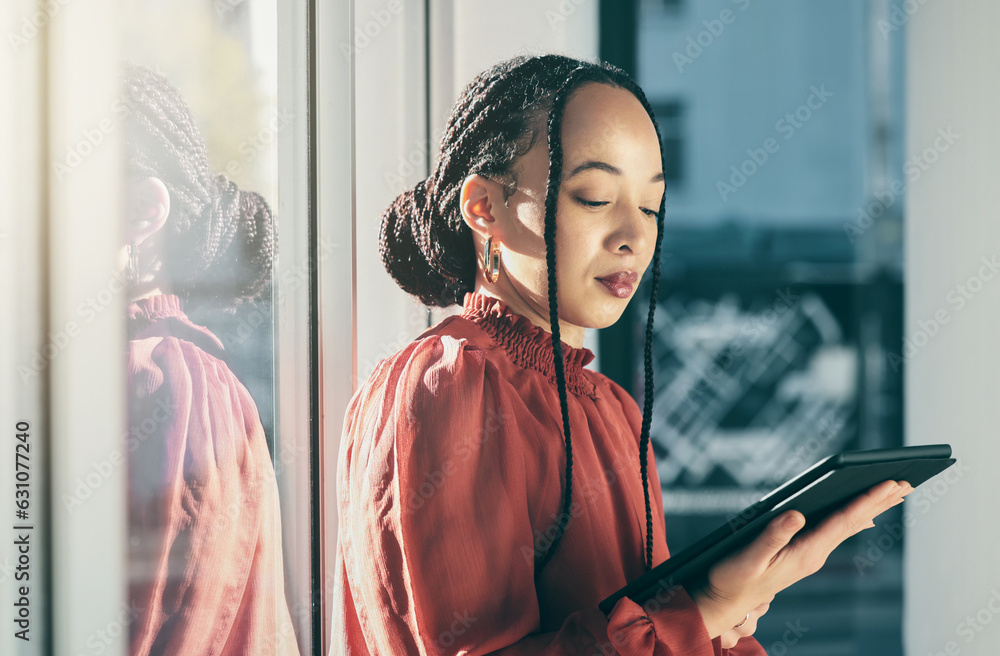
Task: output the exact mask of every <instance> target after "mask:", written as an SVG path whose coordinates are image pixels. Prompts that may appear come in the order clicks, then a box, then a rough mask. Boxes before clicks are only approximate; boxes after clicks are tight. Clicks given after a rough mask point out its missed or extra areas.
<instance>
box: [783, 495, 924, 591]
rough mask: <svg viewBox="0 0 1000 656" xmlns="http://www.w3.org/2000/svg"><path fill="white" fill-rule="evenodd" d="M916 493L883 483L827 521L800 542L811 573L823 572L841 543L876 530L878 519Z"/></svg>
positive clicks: (799, 545) (799, 544) (797, 544)
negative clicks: (874, 528) (870, 529)
mask: <svg viewBox="0 0 1000 656" xmlns="http://www.w3.org/2000/svg"><path fill="white" fill-rule="evenodd" d="M912 491H913V488H912V487H910V484H909V483H907V482H906V481H901V482H900V483H897V482H896V481H883V482H882V483H879V484H878V485H875V486H874V487H872V488H870V489H869V490H868V491H867V492H865V493H863V494H860V495H858V497H857V498H855V499H854V500H853V501H851V503H849V504H848V505H847V506H846V507H844V508H842V509H841V510H838V511H837V512H835V513H833V514H832V515H830V516H829V517H827V518H826V519H825V520H823V522H821V523H820V524H819V526H817V527H816V528H815V529H814V530H812V531H810V533H809V535H808V537H804V538H803V539H802V540H800V541H798V542H796V546H797V547H799V548H801V549H802V550H803V551H804V556H805V559H806V560H807V561H808V562H810V563H811V565H810V566H809V567H808V568H807V569H809V570H810V573H812V572H813V571H815V570H817V569H819V567H821V566H822V565H823V563H824V562H826V558H827V556H829V555H830V552H832V551H833V550H834V549H835V548H837V546H838V545H839V544H840V543H841V542H843V541H844V540H846V539H847V538H849V537H851V536H852V535H855V534H857V533H859V532H861V531H862V530H864V529H866V528H871V527H873V526H874V525H875V524H874V522H873V521H872V520H873V519H874V518H875V517H877V516H878V515H880V514H882V513H883V512H885V511H886V510H888V509H889V508H892V507H893V506H895V505H898V504H900V503H902V502H903V497H905V496H906V495H907V494H909V493H910V492H912Z"/></svg>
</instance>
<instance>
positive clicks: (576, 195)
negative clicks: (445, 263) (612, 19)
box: [462, 83, 664, 347]
mask: <svg viewBox="0 0 1000 656" xmlns="http://www.w3.org/2000/svg"><path fill="white" fill-rule="evenodd" d="M562 148H563V163H562V182H561V184H560V190H559V198H558V201H557V210H556V239H555V242H556V271H557V273H556V275H557V288H558V304H559V320H560V336H561V338H562V340H563V341H565V342H566V343H567V344H570V345H571V346H575V347H580V346H582V345H583V336H584V330H585V329H586V328H604V327H606V326H610V325H611V324H613V323H615V322H616V321H617V320H618V319H619V318H620V317H621V315H622V313H623V312H624V311H625V308H626V306H627V305H628V302H629V300H630V299H631V297H632V296H633V295H634V294H635V289H636V287H637V286H638V280H639V279H640V278H641V277H642V274H643V273H644V272H645V271H646V269H647V268H648V267H649V264H650V262H651V261H652V258H653V251H654V249H655V246H656V231H657V225H656V213H657V211H658V210H659V207H660V201H661V198H662V196H663V191H664V182H663V171H662V168H661V161H660V146H659V143H658V141H657V138H656V131H655V130H654V129H653V123H652V121H650V120H649V116H648V115H647V114H646V111H645V109H643V107H642V105H641V104H640V102H639V100H638V99H637V98H636V97H635V96H633V95H632V94H631V93H630V92H629V91H627V90H625V89H620V88H615V87H611V86H609V85H606V84H600V83H589V84H586V85H584V86H581V87H580V88H578V89H577V90H576V92H575V93H574V94H573V95H572V96H571V97H570V99H569V101H568V102H567V104H566V108H565V111H564V115H563V122H562ZM548 168H549V154H548V144H547V140H546V138H545V133H544V131H543V132H541V133H540V134H539V136H538V138H537V139H536V140H535V143H534V145H533V146H532V148H531V150H530V151H528V152H527V153H526V154H525V155H523V156H522V157H521V159H520V160H518V162H517V164H516V165H515V170H516V171H517V181H518V184H517V188H516V192H515V193H514V194H513V195H511V196H510V197H509V199H508V200H507V202H506V204H505V203H504V201H503V194H502V187H500V186H499V185H491V184H490V183H491V181H486V184H484V185H483V187H484V189H481V190H477V189H476V188H475V184H470V180H467V181H466V187H465V188H463V194H462V205H463V210H466V212H465V214H466V219H467V221H469V225H470V226H471V227H473V229H474V230H475V231H476V232H477V233H478V234H479V236H477V238H476V243H477V252H478V253H479V258H480V260H479V261H480V262H481V261H482V253H483V246H484V244H485V236H484V235H493V237H494V240H499V241H500V242H502V244H503V252H502V253H503V254H502V257H503V265H502V270H501V277H500V279H499V280H498V281H497V282H496V283H493V284H491V283H488V282H486V280H485V277H484V276H483V272H482V267H481V265H480V268H479V272H478V274H477V291H479V292H481V293H486V294H489V295H493V296H497V297H499V298H501V299H502V300H504V301H505V302H506V303H507V304H508V305H510V306H511V309H513V310H514V311H515V312H518V313H519V314H522V315H524V316H527V317H529V318H530V319H531V320H532V322H533V323H535V324H536V325H539V326H542V327H544V328H545V329H546V330H548V328H549V311H548V274H547V268H546V262H545V253H546V251H545V238H544V234H545V186H546V180H547V177H548ZM471 178H480V179H481V180H485V179H483V178H481V177H480V176H470V179H471ZM487 217H489V218H487ZM490 218H491V219H492V221H490V220H489V219H490ZM619 272H626V275H628V274H631V281H632V282H631V284H630V285H626V286H624V287H622V286H618V294H616V293H615V290H614V288H615V285H608V284H606V283H604V282H601V280H602V279H604V278H608V277H610V276H613V275H614V274H616V273H619Z"/></svg>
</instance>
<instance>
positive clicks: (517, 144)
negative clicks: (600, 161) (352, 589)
mask: <svg viewBox="0 0 1000 656" xmlns="http://www.w3.org/2000/svg"><path fill="white" fill-rule="evenodd" d="M589 82H599V83H603V84H608V85H610V86H613V87H618V88H623V89H625V90H627V91H629V92H631V93H632V94H633V95H634V96H635V97H636V98H637V99H638V100H639V102H640V103H641V104H642V106H643V108H644V109H645V110H646V113H647V114H648V115H649V119H650V121H652V123H653V129H654V130H655V131H656V136H657V141H661V139H660V131H659V127H658V126H657V123H656V118H655V117H654V115H653V111H652V108H651V107H650V105H649V102H648V101H647V100H646V96H645V94H644V93H643V92H642V89H640V88H639V86H638V85H637V84H636V83H635V82H634V81H633V80H632V79H631V77H629V75H628V74H627V73H625V72H624V71H622V70H621V69H619V68H617V67H615V66H613V65H611V64H608V63H606V62H597V63H590V62H585V61H580V60H577V59H572V58H569V57H565V56H562V55H542V56H534V57H528V56H523V55H522V56H517V57H513V58H511V59H508V60H505V61H502V62H500V63H498V64H496V65H494V66H493V67H492V68H490V69H488V70H486V71H484V72H483V73H481V74H480V75H478V76H477V77H476V78H475V79H474V80H473V81H472V82H471V83H470V84H469V85H467V86H466V87H465V89H464V90H463V91H462V94H461V96H460V97H459V100H458V102H457V103H456V104H455V106H454V108H453V109H452V113H451V115H450V116H449V117H448V121H447V123H446V126H445V131H444V134H443V136H442V138H441V144H440V156H439V159H438V164H437V166H436V167H435V169H434V171H433V172H432V173H431V175H430V176H429V177H428V178H427V179H425V180H422V181H420V182H418V183H417V184H416V185H415V186H414V187H413V188H412V189H408V190H406V191H404V192H403V193H402V194H400V195H399V196H398V197H397V198H396V199H395V201H393V203H392V204H391V205H390V206H389V207H388V208H387V209H386V211H385V213H384V214H383V216H382V225H381V231H380V235H379V253H380V255H381V257H382V262H383V264H384V265H385V267H386V270H387V271H388V272H389V274H390V275H391V276H392V277H393V279H394V280H395V281H396V283H397V284H398V285H399V286H400V287H401V288H402V289H403V290H404V291H406V292H407V293H409V294H412V295H414V296H416V297H418V298H419V299H420V300H421V301H422V302H423V303H424V304H425V305H430V306H438V307H447V306H449V305H453V304H456V303H461V302H462V300H463V299H464V296H465V294H466V293H467V292H472V291H474V289H475V281H476V269H477V266H478V260H477V258H476V254H475V246H474V242H473V237H472V230H471V228H469V226H468V225H467V224H466V223H465V221H464V219H463V217H462V212H461V209H460V207H459V199H460V198H459V197H460V194H461V186H462V183H463V181H464V179H465V177H466V176H467V175H470V174H480V175H482V176H484V177H487V178H493V179H500V180H503V181H505V182H511V183H514V184H516V175H515V173H514V164H515V162H516V160H517V159H518V158H519V157H520V156H521V155H523V154H525V153H527V152H528V151H529V150H530V149H531V147H532V146H533V145H534V142H535V140H536V139H537V137H538V136H539V132H540V130H541V129H544V130H545V131H546V136H547V139H548V147H549V173H548V180H547V185H546V193H545V247H546V267H547V272H548V296H549V323H550V327H551V335H552V349H553V359H554V364H555V372H556V383H557V386H558V389H559V402H560V407H561V410H562V426H563V433H564V435H565V439H564V444H565V450H566V472H565V481H566V482H565V487H564V489H563V503H562V510H561V512H560V514H559V517H558V521H557V528H556V532H555V534H554V537H553V539H552V542H551V544H550V546H549V548H548V549H547V550H546V552H545V554H544V555H543V557H542V559H541V561H540V562H539V563H538V565H537V567H536V570H535V577H536V578H537V577H538V574H539V573H540V572H541V570H542V569H543V568H544V567H545V565H546V564H547V563H548V561H549V560H550V559H551V558H552V556H553V554H554V553H555V550H556V548H557V547H558V545H559V543H560V541H561V539H562V536H563V534H564V532H565V530H566V525H567V524H568V522H569V519H570V512H569V511H570V507H571V505H572V491H573V446H572V441H571V438H570V424H569V408H568V403H567V396H566V373H565V365H564V360H563V350H562V341H561V339H560V335H559V320H558V318H559V310H558V307H557V301H556V297H557V289H556V242H555V234H556V202H557V200H558V197H559V186H560V180H561V177H562V138H561V128H562V117H563V111H564V109H565V107H566V103H567V102H568V100H569V98H570V97H571V95H572V93H573V92H574V91H575V90H576V89H578V88H580V87H581V85H583V84H585V83H589ZM661 143H662V142H661ZM660 161H661V166H662V162H663V152H662V146H661V151H660ZM508 195H509V194H508V192H507V190H506V189H505V199H506V197H507V196H508ZM663 215H664V205H663V203H662V201H661V203H660V207H659V210H658V211H657V236H656V248H655V251H654V255H653V273H652V282H651V286H650V295H649V313H648V318H647V321H646V343H645V349H644V352H643V357H644V364H645V390H644V392H645V393H644V399H643V406H644V407H643V413H642V429H641V436H640V440H639V461H640V471H641V475H642V487H643V493H644V496H645V504H646V542H645V553H644V563H645V568H646V570H647V571H648V570H650V569H651V568H652V566H653V563H652V560H653V535H652V533H653V530H652V529H653V520H652V517H653V515H652V511H651V507H650V500H649V484H648V472H647V467H648V465H647V460H648V458H647V450H648V447H649V430H650V423H651V417H652V402H653V372H652V346H651V343H652V333H653V317H654V313H655V311H656V290H657V285H658V282H659V278H660V257H661V245H662V240H663Z"/></svg>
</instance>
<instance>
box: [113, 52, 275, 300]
mask: <svg viewBox="0 0 1000 656" xmlns="http://www.w3.org/2000/svg"><path fill="white" fill-rule="evenodd" d="M123 68H124V70H123V75H122V78H123V95H122V100H123V102H122V104H121V105H120V106H119V107H120V109H121V111H122V112H123V113H124V125H125V142H126V153H127V154H126V165H127V177H128V179H129V180H130V181H137V180H142V179H144V178H147V177H157V178H159V179H160V180H162V181H163V184H164V185H165V186H166V188H167V191H168V192H169V193H170V216H169V218H168V220H167V222H166V224H165V225H164V226H163V228H162V231H163V233H164V248H163V253H162V257H163V261H164V271H165V273H166V275H167V276H168V277H169V280H170V282H171V284H172V286H173V291H174V292H175V293H177V294H178V295H179V296H181V297H182V298H184V299H185V300H186V301H189V300H192V299H197V300H198V301H200V302H202V303H208V304H211V305H212V306H214V307H230V306H234V305H239V304H240V303H242V302H245V301H248V300H254V299H256V298H258V297H259V296H260V295H261V294H262V292H263V291H264V289H265V287H266V285H267V283H268V282H269V281H270V278H271V268H272V266H273V261H274V257H275V234H274V220H273V217H272V214H271V209H270V207H269V206H268V204H267V201H265V200H264V198H263V197H262V196H261V195H260V194H257V193H254V192H248V191H241V190H240V189H239V188H238V187H237V186H236V184H235V183H234V182H233V181H232V180H230V179H229V178H227V177H226V176H225V175H221V174H220V175H215V174H213V173H212V171H211V169H210V168H209V163H208V149H207V147H206V145H205V141H204V139H203V138H202V136H201V132H200V131H199V130H198V126H197V124H196V123H195V120H194V117H193V115H192V114H191V109H190V108H189V107H188V104H187V102H186V101H185V100H184V97H183V96H182V95H181V93H180V91H178V90H177V88H176V87H174V86H173V85H172V84H170V82H168V81H167V80H166V78H164V77H163V76H162V75H159V74H157V73H155V72H154V71H152V70H150V69H148V68H146V67H144V66H140V65H137V64H131V63H125V64H124V65H123Z"/></svg>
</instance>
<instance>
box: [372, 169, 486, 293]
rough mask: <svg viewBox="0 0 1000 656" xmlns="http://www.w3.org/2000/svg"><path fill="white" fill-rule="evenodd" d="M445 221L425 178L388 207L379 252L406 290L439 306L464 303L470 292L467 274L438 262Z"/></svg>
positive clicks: (398, 282)
mask: <svg viewBox="0 0 1000 656" xmlns="http://www.w3.org/2000/svg"><path fill="white" fill-rule="evenodd" d="M442 224H443V218H442V217H440V216H438V215H437V213H436V203H434V202H433V199H432V198H430V199H429V198H428V192H427V180H421V181H420V182H418V183H417V184H416V185H414V186H413V187H411V188H410V189H407V190H405V191H404V192H403V193H401V194H399V196H397V197H396V199H395V200H394V201H393V202H392V203H391V204H390V205H389V207H388V208H386V210H385V212H384V213H383V214H382V226H381V229H380V231H379V255H380V256H381V258H382V264H383V265H385V269H386V271H388V272H389V275H390V276H392V279H393V280H395V281H396V284H398V285H399V286H400V287H401V288H402V289H403V291H405V292H407V293H408V294H412V295H414V296H416V297H417V298H419V299H420V301H421V302H422V303H423V304H424V305H430V306H436V307H447V306H449V305H454V304H455V303H460V302H461V301H462V299H463V297H464V294H465V291H468V290H467V289H466V287H467V285H465V284H463V282H462V281H463V279H464V280H468V277H467V276H463V275H453V274H449V273H448V272H447V271H442V269H441V266H440V263H439V262H437V258H436V255H437V253H435V252H434V249H433V247H432V244H433V243H434V242H433V236H434V233H435V232H436V230H437V229H439V226H441V225H442ZM468 249H469V250H470V251H471V249H472V243H471V237H470V238H469V243H468ZM473 259H475V258H473ZM466 273H467V272H466ZM472 274H473V275H475V272H474V271H473V272H472Z"/></svg>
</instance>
